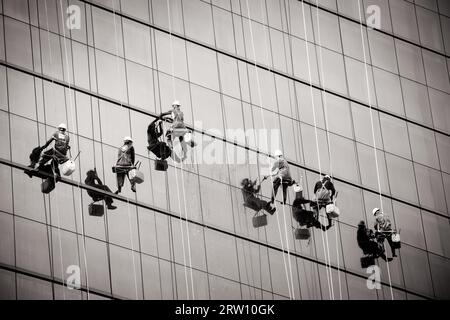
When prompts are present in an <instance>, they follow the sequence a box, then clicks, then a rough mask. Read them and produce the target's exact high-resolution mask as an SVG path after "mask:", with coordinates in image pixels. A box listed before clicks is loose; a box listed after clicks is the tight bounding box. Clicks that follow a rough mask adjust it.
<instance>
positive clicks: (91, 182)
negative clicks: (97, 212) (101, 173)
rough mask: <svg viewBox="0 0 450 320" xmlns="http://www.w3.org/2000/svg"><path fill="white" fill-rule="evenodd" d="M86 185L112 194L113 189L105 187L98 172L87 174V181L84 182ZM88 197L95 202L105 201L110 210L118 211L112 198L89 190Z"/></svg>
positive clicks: (92, 171) (91, 171) (93, 171)
mask: <svg viewBox="0 0 450 320" xmlns="http://www.w3.org/2000/svg"><path fill="white" fill-rule="evenodd" d="M84 183H85V184H87V185H88V186H91V187H93V188H97V189H100V190H103V191H106V192H112V191H111V189H109V188H108V186H107V185H104V184H103V183H102V181H101V180H100V178H99V177H98V175H97V170H96V169H94V170H89V171H88V172H87V173H86V179H85V180H84ZM87 193H88V195H89V196H90V197H91V198H92V200H93V201H94V202H96V201H101V200H105V203H106V205H107V207H108V209H110V210H114V209H117V207H116V206H113V199H112V198H111V197H110V196H107V195H104V194H102V193H98V192H95V191H91V190H88V191H87Z"/></svg>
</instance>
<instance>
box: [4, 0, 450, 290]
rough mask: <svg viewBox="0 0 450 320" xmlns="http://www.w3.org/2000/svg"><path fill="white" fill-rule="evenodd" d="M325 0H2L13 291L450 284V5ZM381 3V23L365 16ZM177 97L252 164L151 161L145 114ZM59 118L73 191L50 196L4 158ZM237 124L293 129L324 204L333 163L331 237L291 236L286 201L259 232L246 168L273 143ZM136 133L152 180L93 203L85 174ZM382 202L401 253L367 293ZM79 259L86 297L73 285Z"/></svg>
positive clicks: (291, 152) (8, 269)
mask: <svg viewBox="0 0 450 320" xmlns="http://www.w3.org/2000/svg"><path fill="white" fill-rule="evenodd" d="M318 2H319V8H318V7H317V6H316V3H315V2H314V1H298V0H212V1H200V0H189V1H186V0H152V1H147V0H139V1H119V0H102V1H100V0H98V1H91V2H89V1H75V0H73V1H72V0H70V1H67V0H43V1H40V0H39V1H36V0H20V1H18V0H14V1H13V0H2V1H1V2H0V3H1V8H0V13H1V14H0V28H1V29H0V37H1V38H0V99H1V100H0V123H1V124H0V130H1V134H0V139H1V145H2V148H1V149H0V158H1V159H3V162H2V164H1V165H0V176H1V181H2V192H0V220H1V222H0V229H1V230H0V231H1V232H0V283H1V285H0V288H1V290H0V295H1V298H13V299H14V298H17V299H27V298H44V299H46V298H49V299H52V298H53V299H85V298H87V296H88V295H89V298H105V297H106V298H108V297H110V298H114V297H115V298H127V299H190V298H198V299H228V298H232V299H241V298H242V299H289V298H295V299H330V298H331V299H333V298H334V299H341V298H342V299H361V298H367V299H390V298H391V288H390V284H392V287H393V288H392V294H393V296H394V298H395V299H414V298H448V297H450V287H449V286H448V283H450V281H449V280H450V279H449V278H450V260H449V259H450V245H449V244H450V225H449V206H450V163H449V159H450V140H449V134H450V111H449V110H450V109H449V105H450V81H449V72H448V64H449V51H450V27H449V25H450V7H449V5H448V2H447V1H445V0H435V1H418V0H416V1H415V3H413V1H404V0H378V1H375V0H372V1H365V0H364V1H361V0H359V1H358V0H353V1H349V0H345V1H344V0H336V1H334V0H331V1H330V0H328V1H318ZM372 4H375V5H378V6H379V7H380V8H381V13H382V14H381V18H382V19H381V22H382V23H381V29H380V30H375V29H371V28H367V26H366V24H365V23H361V21H364V20H365V17H366V12H365V9H366V8H367V7H368V6H369V5H372ZM69 5H77V6H79V8H80V9H81V11H80V12H81V15H80V17H81V21H80V22H81V28H80V29H72V30H70V29H68V27H67V25H66V9H67V7H68V6H69ZM174 98H176V99H177V100H180V101H181V102H182V108H183V110H184V114H185V122H186V124H188V125H189V126H190V127H192V128H194V129H195V135H196V136H198V137H201V136H204V137H205V138H208V139H210V140H213V139H215V142H216V144H215V145H216V146H218V148H219V149H220V148H222V150H225V152H224V155H223V158H224V159H226V158H227V157H230V155H234V154H236V153H237V152H238V151H243V150H245V154H246V159H257V160H258V161H257V163H258V164H245V165H242V164H234V163H226V164H209V163H187V164H184V165H183V166H180V165H173V164H170V167H169V169H168V171H167V172H159V171H155V170H154V157H153V156H150V155H149V154H148V153H147V149H146V146H147V141H146V130H147V125H148V124H149V123H150V122H151V121H152V120H153V119H154V117H155V115H157V114H159V113H161V112H163V111H166V110H167V109H169V107H170V105H171V103H172V101H173V100H174ZM62 121H64V122H66V123H67V124H68V131H69V133H70V135H71V138H72V143H71V145H72V150H71V152H72V154H77V153H78V151H81V154H80V157H79V158H78V161H77V171H76V172H75V174H74V175H73V176H71V177H70V179H71V180H72V182H73V183H74V184H70V183H65V182H63V183H58V185H57V188H56V189H55V191H53V192H52V193H51V194H50V195H45V196H43V195H42V193H41V192H40V182H41V181H40V180H38V179H36V178H34V179H29V178H28V177H27V176H26V175H24V174H23V172H22V171H21V170H18V169H17V168H13V167H11V165H9V164H11V163H17V164H22V165H26V164H27V163H28V156H29V152H30V151H31V150H32V148H34V147H35V146H36V145H38V144H40V145H42V144H44V143H45V141H46V140H47V138H48V137H49V136H50V135H51V134H52V133H53V131H54V128H55V127H56V126H57V125H58V124H59V123H60V122H62ZM372 125H373V132H372V130H371V128H372ZM239 128H243V129H244V130H246V129H253V128H254V129H273V130H280V132H281V133H280V139H279V141H278V142H279V143H281V146H282V148H283V150H284V152H285V155H286V157H287V159H288V160H289V162H290V163H291V168H292V171H293V175H294V177H296V178H297V179H298V178H299V177H300V176H302V177H303V184H304V189H305V190H306V191H307V193H308V194H309V196H310V197H312V193H313V192H312V187H313V184H314V182H315V181H316V180H317V179H318V171H319V170H320V171H322V172H327V173H330V172H331V173H332V174H333V176H334V177H335V178H336V188H337V190H339V201H338V205H339V207H340V208H341V211H342V215H341V217H340V220H339V222H337V223H336V225H335V226H334V227H333V228H332V229H330V231H328V233H327V234H326V237H325V238H324V234H323V232H322V231H319V232H317V231H314V232H313V236H312V240H311V241H310V242H309V243H306V242H300V241H298V240H295V239H294V235H293V232H292V230H291V227H290V226H291V225H295V223H294V220H293V219H292V218H291V214H290V212H291V208H290V206H286V207H285V208H284V209H282V208H283V207H282V206H281V205H278V210H277V213H276V214H275V215H274V216H269V217H268V219H269V224H268V225H267V226H266V227H265V228H261V229H254V228H253V227H252V226H251V221H250V220H251V216H252V215H251V213H250V212H249V210H248V209H245V208H244V207H243V206H242V202H243V200H242V195H241V191H240V188H239V186H240V180H241V179H242V178H244V177H247V176H251V177H252V178H255V177H257V176H258V173H259V172H261V170H262V168H263V164H264V163H265V161H266V156H265V153H267V152H269V153H271V152H272V151H273V150H270V149H269V146H265V145H263V144H261V143H257V142H258V139H251V138H249V137H238V138H236V137H234V136H233V134H232V133H230V132H229V131H228V130H227V129H239ZM372 133H373V136H372ZM126 135H130V136H132V137H133V139H134V146H135V149H136V152H137V159H138V160H140V161H141V162H142V167H141V170H142V171H143V173H144V175H145V177H146V181H145V182H144V183H143V184H141V185H139V186H138V192H137V193H136V194H134V193H132V192H131V191H129V190H124V192H123V195H124V196H125V197H126V198H127V199H128V200H127V202H124V201H116V204H117V206H118V208H117V210H115V211H108V212H107V213H106V214H105V215H104V216H103V217H102V218H99V217H93V216H90V215H89V214H88V212H87V207H88V204H89V203H90V198H89V197H88V195H87V193H86V191H84V190H83V189H81V188H78V187H76V183H78V182H83V181H84V179H85V173H86V172H87V171H88V170H89V169H92V168H94V167H95V168H97V171H98V173H99V176H100V177H101V178H102V180H103V181H104V182H105V184H107V185H110V186H114V185H115V176H114V175H113V174H112V172H111V169H110V167H111V166H112V165H114V164H115V162H116V157H117V150H116V149H117V147H118V146H119V144H120V142H121V141H122V137H123V136H126ZM212 136H214V137H212ZM316 142H317V143H316ZM374 142H375V143H374ZM374 147H375V150H376V151H375V153H376V158H375V156H374ZM205 149H206V148H205ZM205 149H201V148H197V149H194V150H196V153H195V154H194V155H193V157H194V158H198V157H201V156H202V152H204V150H205ZM377 171H378V175H379V180H380V181H379V183H378V175H377ZM379 187H380V189H381V193H382V195H381V196H379V195H378V188H379ZM290 192H291V193H290V194H289V199H293V196H294V194H293V191H290ZM262 194H264V195H270V186H269V184H265V185H263V188H262ZM380 198H382V205H383V209H384V211H386V212H388V213H389V215H390V216H391V217H392V218H393V221H394V224H395V225H396V226H397V227H398V228H400V229H401V235H402V249H401V251H400V254H399V258H397V259H395V260H394V261H392V262H390V263H389V264H388V265H387V264H386V263H385V262H381V263H380V267H381V281H382V290H368V289H367V287H366V277H367V274H366V273H365V269H361V266H360V260H359V259H360V257H361V255H362V253H361V251H360V249H359V248H358V246H357V243H356V225H357V224H358V222H359V221H360V220H365V221H367V222H368V223H369V224H370V225H371V224H372V222H373V217H372V216H371V212H372V208H374V207H379V206H380ZM156 208H158V209H156ZM179 217H183V218H187V219H188V220H189V221H190V222H188V223H185V222H184V220H181V219H180V218H179ZM283 250H284V252H283ZM287 250H289V251H287ZM188 252H189V254H188ZM70 265H78V266H80V268H81V274H82V277H81V278H82V286H83V288H84V291H73V290H69V289H67V288H66V287H63V286H62V283H63V281H65V279H66V278H67V273H66V270H67V267H68V266H70ZM330 265H331V267H329V266H330Z"/></svg>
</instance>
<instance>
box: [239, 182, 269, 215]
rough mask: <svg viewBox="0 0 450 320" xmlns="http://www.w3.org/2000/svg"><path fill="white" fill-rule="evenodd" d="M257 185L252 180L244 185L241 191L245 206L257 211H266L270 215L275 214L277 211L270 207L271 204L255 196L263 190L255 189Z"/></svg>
mask: <svg viewBox="0 0 450 320" xmlns="http://www.w3.org/2000/svg"><path fill="white" fill-rule="evenodd" d="M255 184H256V183H255V182H252V181H250V180H247V181H244V183H243V186H242V189H241V191H242V196H243V197H244V203H245V205H246V206H247V207H249V208H252V209H253V210H255V211H260V210H262V209H264V210H266V211H267V212H269V213H270V214H273V213H274V212H275V209H273V208H271V207H270V203H269V202H267V201H265V200H261V199H260V198H258V197H256V196H255V194H257V193H258V192H259V190H260V189H261V186H258V187H256V188H255Z"/></svg>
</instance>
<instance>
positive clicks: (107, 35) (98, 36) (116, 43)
mask: <svg viewBox="0 0 450 320" xmlns="http://www.w3.org/2000/svg"><path fill="white" fill-rule="evenodd" d="M91 8H92V9H91V10H92V20H93V29H94V40H95V47H96V48H98V49H101V50H105V51H107V52H109V53H112V54H114V55H118V56H121V57H123V43H122V34H123V32H122V18H121V17H120V16H118V15H113V14H112V13H109V12H107V11H106V10H102V9H98V8H95V7H91ZM117 9H118V7H116V10H117ZM111 36H112V37H113V39H111ZM101 69H102V68H101Z"/></svg>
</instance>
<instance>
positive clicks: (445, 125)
mask: <svg viewBox="0 0 450 320" xmlns="http://www.w3.org/2000/svg"><path fill="white" fill-rule="evenodd" d="M428 92H429V94H430V103H431V111H432V114H433V121H434V126H435V128H437V129H440V130H443V131H444V132H450V108H448V106H449V104H450V95H448V94H446V93H444V92H441V91H438V90H434V89H432V88H428Z"/></svg>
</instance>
